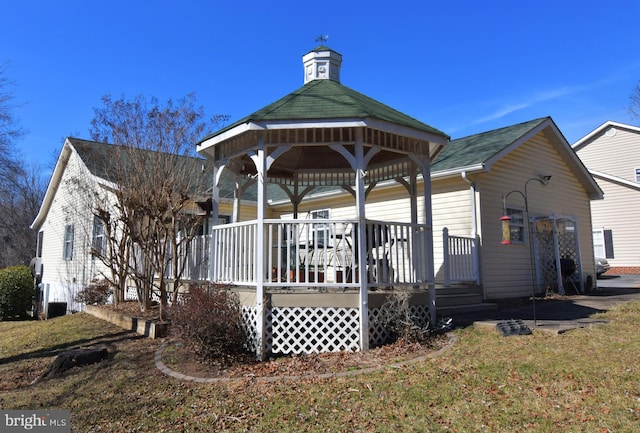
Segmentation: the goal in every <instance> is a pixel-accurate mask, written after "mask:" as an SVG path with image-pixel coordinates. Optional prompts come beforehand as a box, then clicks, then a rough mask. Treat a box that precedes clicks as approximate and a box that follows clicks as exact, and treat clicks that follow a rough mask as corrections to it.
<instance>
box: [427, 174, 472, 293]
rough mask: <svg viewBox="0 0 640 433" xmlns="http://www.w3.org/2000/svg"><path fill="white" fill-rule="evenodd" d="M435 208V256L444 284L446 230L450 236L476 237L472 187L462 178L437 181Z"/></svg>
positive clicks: (438, 271)
mask: <svg viewBox="0 0 640 433" xmlns="http://www.w3.org/2000/svg"><path fill="white" fill-rule="evenodd" d="M431 192H432V197H431V207H432V210H433V255H434V272H435V277H436V282H438V283H442V282H443V279H444V270H443V263H444V257H443V245H442V242H443V239H442V235H443V233H442V232H443V230H444V228H445V227H446V228H447V229H448V230H449V234H450V235H457V236H470V235H471V234H472V233H471V231H472V218H471V212H472V207H471V199H472V196H471V192H470V185H469V184H468V183H467V182H465V181H463V180H462V178H456V179H445V180H436V181H433V183H432V185H431Z"/></svg>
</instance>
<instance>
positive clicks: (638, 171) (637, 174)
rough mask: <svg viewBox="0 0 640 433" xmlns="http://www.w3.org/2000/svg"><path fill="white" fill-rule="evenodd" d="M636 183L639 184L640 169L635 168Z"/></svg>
mask: <svg viewBox="0 0 640 433" xmlns="http://www.w3.org/2000/svg"><path fill="white" fill-rule="evenodd" d="M636 182H638V183H640V168H636Z"/></svg>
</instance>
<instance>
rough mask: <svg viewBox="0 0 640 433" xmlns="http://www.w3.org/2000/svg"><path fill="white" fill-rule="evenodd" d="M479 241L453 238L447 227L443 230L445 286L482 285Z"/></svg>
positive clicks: (460, 237)
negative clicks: (457, 284)
mask: <svg viewBox="0 0 640 433" xmlns="http://www.w3.org/2000/svg"><path fill="white" fill-rule="evenodd" d="M478 243H479V242H478V239H477V237H476V238H473V237H464V236H453V235H450V234H449V229H447V228H446V227H445V228H444V229H443V230H442V247H443V258H444V264H443V268H444V285H445V286H449V285H451V284H454V283H474V284H480V261H479V258H478Z"/></svg>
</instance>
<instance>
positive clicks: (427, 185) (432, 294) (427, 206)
mask: <svg viewBox="0 0 640 433" xmlns="http://www.w3.org/2000/svg"><path fill="white" fill-rule="evenodd" d="M412 159H413V161H414V162H415V163H416V164H418V167H419V168H420V172H421V174H422V184H423V186H424V223H425V225H426V229H427V233H426V238H425V240H424V250H423V251H424V254H425V256H424V257H423V258H422V260H423V263H422V264H423V266H424V275H423V278H424V280H425V282H426V283H427V287H428V288H429V319H430V320H431V325H432V326H435V324H436V286H435V276H434V271H433V211H432V209H431V170H430V164H431V162H430V161H429V157H428V156H427V157H417V156H416V157H415V158H412Z"/></svg>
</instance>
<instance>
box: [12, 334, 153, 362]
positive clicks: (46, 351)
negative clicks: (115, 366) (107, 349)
mask: <svg viewBox="0 0 640 433" xmlns="http://www.w3.org/2000/svg"><path fill="white" fill-rule="evenodd" d="M143 338H145V337H144V336H142V335H139V334H137V333H135V332H132V331H121V332H113V333H111V334H105V335H100V336H98V337H94V338H83V339H80V340H75V341H70V342H68V343H63V344H56V345H55V346H51V347H47V348H43V349H39V350H34V351H33V352H26V353H21V354H19V355H14V356H8V357H6V358H0V365H3V364H9V363H11V362H16V361H23V360H27V359H36V358H48V357H51V356H55V355H57V354H58V353H59V352H61V351H63V350H66V349H70V348H76V347H80V346H87V345H91V344H105V345H108V344H113V343H117V342H119V341H124V340H138V339H143Z"/></svg>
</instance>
